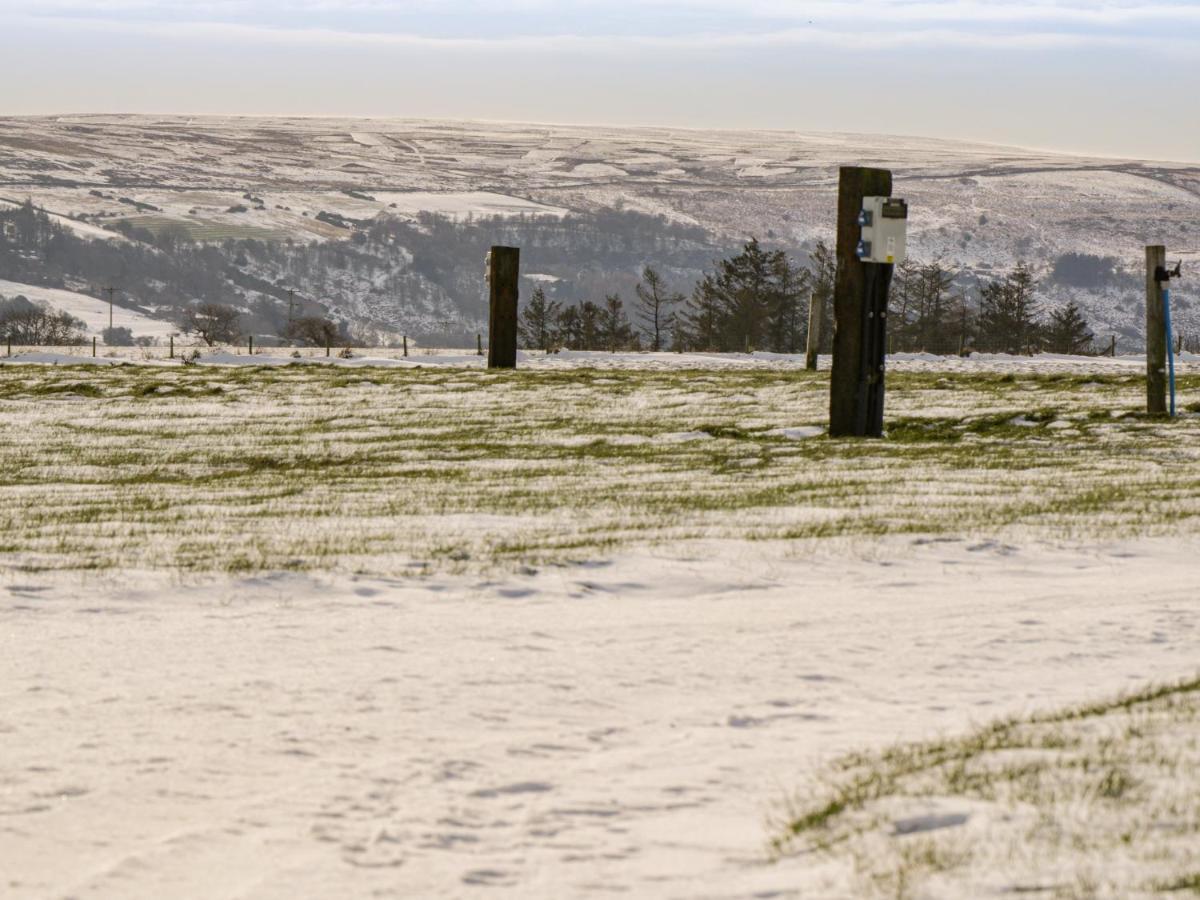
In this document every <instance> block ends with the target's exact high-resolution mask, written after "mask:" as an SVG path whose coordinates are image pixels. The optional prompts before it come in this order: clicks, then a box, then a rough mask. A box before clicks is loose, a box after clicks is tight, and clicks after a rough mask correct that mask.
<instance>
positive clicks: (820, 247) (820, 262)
mask: <svg viewBox="0 0 1200 900" xmlns="http://www.w3.org/2000/svg"><path fill="white" fill-rule="evenodd" d="M809 269H810V271H811V272H812V276H811V277H812V286H813V292H814V293H815V294H816V295H817V302H818V303H819V304H820V307H821V347H820V351H821V352H822V353H830V352H832V351H833V324H834V309H833V292H834V287H835V285H836V282H837V258H836V257H835V256H834V253H833V250H831V249H830V247H829V245H828V244H826V243H825V242H824V241H817V246H816V247H815V248H814V249H813V252H812V255H811V256H810V258H809Z"/></svg>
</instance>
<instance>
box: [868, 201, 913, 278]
mask: <svg viewBox="0 0 1200 900" xmlns="http://www.w3.org/2000/svg"><path fill="white" fill-rule="evenodd" d="M858 224H859V225H861V226H862V239H861V240H860V241H859V242H858V258H859V259H861V260H862V261H863V262H865V263H884V264H885V265H896V264H897V263H902V262H904V260H905V258H906V257H907V255H908V201H907V200H901V199H900V198H898V197H863V209H862V212H861V213H860V214H859V216H858Z"/></svg>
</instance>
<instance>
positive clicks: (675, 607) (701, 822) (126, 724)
mask: <svg viewBox="0 0 1200 900" xmlns="http://www.w3.org/2000/svg"><path fill="white" fill-rule="evenodd" d="M202 516H203V511H197V519H196V521H197V524H198V527H199V522H200V521H201V517H202ZM781 549H782V548H781ZM1197 549H1200V547H1198V546H1197V544H1195V543H1194V542H1179V541H1174V540H1165V541H1148V542H1139V543H1127V544H1110V545H1106V546H1100V545H1097V546H1089V547H1081V548H1074V549H1065V548H1062V547H1058V546H1055V545H1053V544H1030V545H1027V546H1026V547H1024V548H1022V549H1016V548H1010V547H1006V546H1004V545H1001V544H997V543H974V542H961V541H960V542H952V543H923V544H919V543H917V542H916V541H914V540H911V539H909V540H895V541H886V542H879V543H877V542H871V543H868V544H862V545H858V546H855V547H841V546H839V547H834V546H819V547H812V548H805V549H802V550H798V551H788V552H774V551H768V550H765V549H764V548H763V547H761V546H755V545H746V544H742V543H736V544H714V545H709V546H707V547H704V548H698V549H697V550H696V551H695V552H694V553H688V554H683V555H679V554H675V553H663V554H654V553H651V554H646V553H642V554H620V555H618V556H616V557H615V558H612V559H610V560H608V561H607V562H606V563H604V564H599V563H596V564H591V565H574V566H563V567H551V568H548V569H545V570H543V571H541V572H539V573H538V574H536V575H534V574H503V575H497V576H493V577H486V578H473V577H464V576H448V575H443V574H439V575H433V576H429V577H426V578H420V579H411V578H395V579H376V578H367V577H359V578H354V577H324V576H321V577H313V578H310V577H298V576H274V577H260V578H241V579H228V580H226V579H222V580H218V581H215V582H212V581H206V582H204V583H203V584H202V585H195V584H192V583H191V582H185V583H182V584H181V583H179V582H178V581H176V579H174V578H173V577H171V576H169V575H158V576H140V575H137V574H136V573H132V572H122V573H109V574H108V575H99V576H98V575H95V574H82V573H80V574H74V575H70V576H57V577H48V576H39V575H29V574H22V575H16V574H13V575H10V576H8V577H6V579H5V586H4V588H3V589H2V590H0V617H2V618H0V621H2V622H3V623H4V624H3V629H2V630H0V649H2V650H3V652H2V653H0V676H2V677H3V682H2V683H3V685H4V695H5V702H4V706H3V712H2V713H0V737H2V739H3V746H4V754H3V767H2V769H0V777H2V778H3V782H2V787H0V879H2V881H0V885H3V887H4V893H5V896H9V897H13V898H41V897H62V896H71V897H79V898H110V897H111V898H122V900H130V898H156V900H157V898H162V897H172V898H188V897H194V898H208V897H246V898H280V900H291V898H295V897H367V896H377V897H396V898H410V897H422V898H426V897H428V898H435V897H455V898H457V897H471V896H496V897H512V898H531V897H536V898H571V897H594V896H595V897H598V896H611V895H612V894H614V893H616V894H625V895H627V896H633V897H654V898H658V897H664V898H666V897H671V898H695V897H704V898H756V897H764V896H772V897H805V898H806V897H821V898H857V897H862V896H864V893H862V892H861V888H860V886H859V884H858V882H857V881H856V880H855V879H854V872H853V870H852V869H850V868H849V867H847V866H845V865H843V864H841V862H840V861H839V860H837V859H834V860H833V861H829V860H825V859H821V858H814V857H812V856H810V855H801V856H796V857H791V858H786V859H784V860H783V861H781V862H779V863H776V864H771V863H770V862H769V861H768V860H769V854H768V848H767V842H768V839H769V838H770V837H772V836H773V829H772V828H771V826H770V825H769V820H770V819H771V818H773V817H778V816H779V815H780V814H781V813H782V808H783V802H784V800H785V799H786V798H788V797H789V796H791V794H792V792H793V791H794V790H795V789H796V788H797V787H798V786H799V785H801V784H802V783H803V782H804V780H805V779H806V778H807V777H809V776H810V775H811V774H812V773H813V772H814V771H817V770H819V769H820V767H821V766H822V765H823V764H825V763H827V762H829V761H830V760H831V759H832V758H833V757H834V756H836V755H838V754H841V753H843V752H847V751H851V750H859V749H864V748H871V747H878V746H881V745H885V744H888V743H890V742H892V741H894V740H896V739H900V738H909V739H913V738H921V737H928V736H931V735H934V734H937V733H941V732H954V731H957V730H959V729H963V728H965V727H967V726H969V725H970V724H971V723H975V722H982V721H986V720H989V719H991V718H992V717H995V716H999V715H1003V714H1009V713H1016V712H1027V711H1031V710H1038V709H1050V708H1054V707H1055V706H1057V705H1059V704H1062V703H1064V702H1076V701H1083V700H1085V699H1089V698H1091V697H1093V696H1096V695H1097V694H1099V695H1104V694H1107V693H1111V692H1115V691H1118V690H1123V689H1126V688H1129V687H1131V686H1134V685H1140V684H1143V683H1145V682H1146V681H1147V680H1160V679H1171V678H1174V677H1177V676H1178V675H1179V674H1180V673H1184V672H1189V671H1194V670H1195V669H1196V664H1197V656H1196V652H1195V647H1196V641H1197V639H1200V631H1198V625H1200V611H1198V610H1197V608H1196V605H1195V602H1194V601H1195V590H1194V587H1193V583H1194V572H1195V562H1194V561H1195V553H1196V551H1197ZM1179 777H1180V778H1186V779H1194V770H1192V771H1190V772H1189V771H1187V770H1184V771H1181V772H1180V773H1179ZM1183 783H1185V784H1194V781H1193V780H1188V781H1185V782H1183ZM1193 796H1194V795H1193ZM960 810H961V804H960V806H958V807H954V811H956V812H957V811H960ZM994 874H996V875H998V876H999V877H998V879H997V884H996V887H997V888H1002V887H1004V886H1011V885H1012V881H1011V880H1010V881H1009V882H1008V883H1007V884H1006V882H1005V881H1004V879H1003V875H1004V872H1003V870H1002V869H1000V870H999V871H997V872H995V873H994ZM1162 874H1163V875H1168V874H1174V869H1171V870H1170V871H1163V872H1162ZM891 896H895V895H894V894H892V895H891ZM945 896H958V897H963V896H973V897H982V896H1002V894H1000V891H999V890H996V891H993V892H991V893H987V894H985V893H982V892H981V893H971V894H966V893H959V894H946V895H945ZM1100 896H1105V895H1104V894H1100ZM1107 896H1114V895H1112V894H1108V895H1107ZM1115 896H1129V895H1115Z"/></svg>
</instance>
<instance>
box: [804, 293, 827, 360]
mask: <svg viewBox="0 0 1200 900" xmlns="http://www.w3.org/2000/svg"><path fill="white" fill-rule="evenodd" d="M822 305H823V304H822V303H821V295H820V294H819V293H817V292H816V291H813V293H812V296H811V297H809V298H808V355H807V356H805V358H804V368H806V369H808V371H810V372H815V371H817V359H818V357H819V356H820V353H821V319H822V316H821V312H822V310H821V306H822Z"/></svg>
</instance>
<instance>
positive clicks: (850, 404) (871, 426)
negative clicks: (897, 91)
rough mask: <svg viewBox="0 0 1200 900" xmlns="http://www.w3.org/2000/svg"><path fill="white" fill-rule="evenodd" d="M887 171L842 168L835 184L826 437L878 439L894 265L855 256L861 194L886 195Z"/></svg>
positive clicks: (888, 190)
mask: <svg viewBox="0 0 1200 900" xmlns="http://www.w3.org/2000/svg"><path fill="white" fill-rule="evenodd" d="M891 195H892V173H891V172H889V171H888V170H886V169H866V168H860V167H857V166H847V167H843V168H842V170H841V173H840V176H839V183H838V231H837V281H836V283H835V288H834V295H833V319H834V326H833V375H832V380H831V382H830V391H829V435H830V437H883V397H884V357H883V353H884V350H885V348H886V346H887V345H886V338H887V298H888V288H889V287H890V286H891V282H892V270H893V266H891V265H885V264H876V263H864V262H862V260H860V259H859V258H858V252H857V249H858V242H859V240H860V239H861V237H862V229H861V226H860V225H859V224H858V217H859V214H860V213H861V212H862V208H863V198H864V197H890V196H891Z"/></svg>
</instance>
